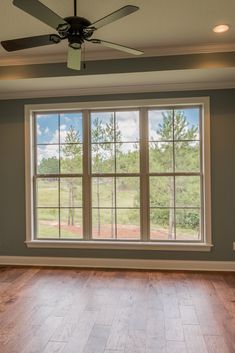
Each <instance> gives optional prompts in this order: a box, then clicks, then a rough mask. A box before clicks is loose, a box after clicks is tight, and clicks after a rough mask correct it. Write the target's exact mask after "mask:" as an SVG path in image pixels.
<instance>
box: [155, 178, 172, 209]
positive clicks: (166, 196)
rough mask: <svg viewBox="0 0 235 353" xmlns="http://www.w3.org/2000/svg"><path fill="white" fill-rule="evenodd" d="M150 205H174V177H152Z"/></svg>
mask: <svg viewBox="0 0 235 353" xmlns="http://www.w3.org/2000/svg"><path fill="white" fill-rule="evenodd" d="M149 184H150V185H149V186H150V207H174V178H173V177H150V181H149Z"/></svg>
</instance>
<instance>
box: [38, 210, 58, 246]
mask: <svg viewBox="0 0 235 353" xmlns="http://www.w3.org/2000/svg"><path fill="white" fill-rule="evenodd" d="M37 237H38V238H47V239H49V238H59V210H58V209H55V208H44V209H37Z"/></svg>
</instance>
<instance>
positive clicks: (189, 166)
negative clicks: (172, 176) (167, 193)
mask: <svg viewBox="0 0 235 353" xmlns="http://www.w3.org/2000/svg"><path fill="white" fill-rule="evenodd" d="M175 171H176V172H199V171H200V145H199V142H197V141H194V142H175Z"/></svg>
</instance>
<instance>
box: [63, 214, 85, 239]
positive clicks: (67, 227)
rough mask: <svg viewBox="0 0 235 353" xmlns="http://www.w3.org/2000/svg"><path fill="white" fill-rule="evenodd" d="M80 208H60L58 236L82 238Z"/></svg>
mask: <svg viewBox="0 0 235 353" xmlns="http://www.w3.org/2000/svg"><path fill="white" fill-rule="evenodd" d="M82 228H83V227H82V210H81V209H77V208H67V209H61V210H60V237H61V238H76V239H78V238H82V234H83V230H82Z"/></svg>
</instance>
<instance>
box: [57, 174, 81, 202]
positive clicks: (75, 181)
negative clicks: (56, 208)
mask: <svg viewBox="0 0 235 353" xmlns="http://www.w3.org/2000/svg"><path fill="white" fill-rule="evenodd" d="M60 207H82V178H73V177H68V178H60Z"/></svg>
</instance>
